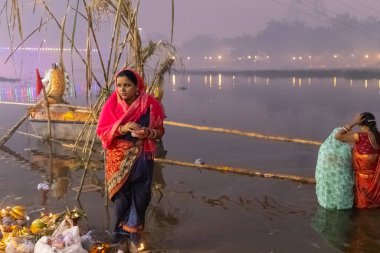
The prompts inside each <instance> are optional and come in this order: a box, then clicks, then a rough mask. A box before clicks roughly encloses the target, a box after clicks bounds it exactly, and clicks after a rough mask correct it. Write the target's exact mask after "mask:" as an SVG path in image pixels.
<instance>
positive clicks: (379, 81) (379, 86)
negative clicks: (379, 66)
mask: <svg viewBox="0 0 380 253" xmlns="http://www.w3.org/2000/svg"><path fill="white" fill-rule="evenodd" d="M379 88H380V80H379Z"/></svg>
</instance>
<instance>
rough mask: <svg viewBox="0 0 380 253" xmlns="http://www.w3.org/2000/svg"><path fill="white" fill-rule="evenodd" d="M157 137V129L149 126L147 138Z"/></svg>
mask: <svg viewBox="0 0 380 253" xmlns="http://www.w3.org/2000/svg"><path fill="white" fill-rule="evenodd" d="M156 137H157V131H156V130H155V129H153V128H149V135H148V138H150V139H155V138H156Z"/></svg>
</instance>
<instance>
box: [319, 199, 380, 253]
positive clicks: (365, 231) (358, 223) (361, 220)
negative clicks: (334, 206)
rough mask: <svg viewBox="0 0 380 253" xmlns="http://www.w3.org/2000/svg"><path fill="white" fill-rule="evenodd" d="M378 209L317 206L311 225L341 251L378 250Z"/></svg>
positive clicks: (379, 219) (379, 232) (379, 245)
mask: <svg viewBox="0 0 380 253" xmlns="http://www.w3.org/2000/svg"><path fill="white" fill-rule="evenodd" d="M379 214H380V210H378V209H370V210H328V209H324V208H322V207H318V209H317V212H316V214H315V215H314V217H313V218H312V227H313V228H314V229H315V230H316V231H318V232H319V233H320V234H321V235H322V236H323V237H324V238H325V239H326V240H327V241H328V242H329V243H330V244H331V245H332V246H333V247H335V248H337V249H339V250H341V251H342V252H352V253H357V252H366V253H367V252H374V253H375V252H379V251H380V241H379V239H378V238H380V229H379V227H378V224H379V222H380V215H379Z"/></svg>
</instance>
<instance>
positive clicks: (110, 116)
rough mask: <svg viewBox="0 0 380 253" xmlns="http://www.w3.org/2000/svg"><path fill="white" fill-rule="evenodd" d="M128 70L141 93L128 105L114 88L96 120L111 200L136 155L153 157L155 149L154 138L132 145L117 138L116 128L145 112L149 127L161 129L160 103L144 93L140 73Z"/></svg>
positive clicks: (162, 115)
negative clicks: (139, 145)
mask: <svg viewBox="0 0 380 253" xmlns="http://www.w3.org/2000/svg"><path fill="white" fill-rule="evenodd" d="M122 70H124V69H122ZM122 70H121V71H122ZM130 71H132V72H133V73H134V74H135V76H136V79H137V86H138V91H139V94H140V95H139V96H138V97H137V99H136V100H135V101H134V102H133V103H132V104H131V105H128V104H127V103H126V102H125V101H124V100H123V99H122V98H121V97H120V95H119V94H118V93H117V91H114V92H113V93H112V94H111V96H110V97H109V98H108V100H107V102H106V103H105V104H104V106H103V108H102V111H101V113H100V116H99V120H98V127H97V134H98V136H99V138H100V139H101V141H102V145H103V148H105V149H106V150H107V152H106V172H105V173H106V183H107V189H108V196H109V198H110V199H112V197H113V196H114V195H115V193H116V192H117V191H119V190H120V189H121V187H122V186H123V184H124V183H125V182H126V181H127V179H128V176H129V173H130V172H131V169H132V166H133V165H134V163H135V161H136V160H137V159H138V157H139V156H140V155H141V154H144V156H145V157H150V158H153V155H154V151H155V141H154V140H153V139H143V143H142V145H141V147H135V146H134V145H133V143H132V142H129V141H128V140H125V139H119V138H117V137H118V134H117V132H118V131H117V129H118V127H119V126H120V125H121V124H125V123H127V122H137V121H138V120H140V119H141V117H143V116H144V115H145V114H147V113H148V114H149V126H148V127H149V128H153V129H163V119H164V112H163V109H162V106H161V104H160V103H159V102H158V101H157V100H156V99H155V98H154V97H152V96H150V95H147V94H146V93H145V85H144V81H143V80H142V78H141V76H140V75H139V74H137V73H136V72H134V71H133V70H130ZM115 84H116V77H115Z"/></svg>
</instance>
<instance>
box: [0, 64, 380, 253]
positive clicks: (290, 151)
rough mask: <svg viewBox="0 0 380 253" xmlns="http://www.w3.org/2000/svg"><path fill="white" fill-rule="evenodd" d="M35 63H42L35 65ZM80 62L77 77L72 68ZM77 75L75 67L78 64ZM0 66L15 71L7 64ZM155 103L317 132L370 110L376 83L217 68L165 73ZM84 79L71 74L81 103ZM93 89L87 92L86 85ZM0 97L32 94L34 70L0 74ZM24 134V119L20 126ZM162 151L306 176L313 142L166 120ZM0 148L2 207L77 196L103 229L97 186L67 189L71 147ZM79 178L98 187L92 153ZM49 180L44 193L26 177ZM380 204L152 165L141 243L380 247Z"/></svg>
mask: <svg viewBox="0 0 380 253" xmlns="http://www.w3.org/2000/svg"><path fill="white" fill-rule="evenodd" d="M41 72H43V69H41ZM79 73H80V70H78V75H77V76H80V74H79ZM82 73H84V72H83V71H82ZM0 76H3V77H8V78H9V77H14V72H13V70H11V69H7V68H5V69H3V70H1V72H0ZM166 80H167V82H166V86H165V95H164V99H163V103H164V106H165V110H166V115H167V120H170V121H177V122H183V123H189V124H194V125H202V126H210V127H221V128H227V129H237V130H241V131H247V132H258V133H262V134H267V135H279V136H287V137H296V138H303V139H310V140H317V141H323V139H324V138H326V137H327V136H328V135H329V133H330V132H331V131H332V129H333V128H335V127H336V126H341V125H343V124H345V123H347V122H348V121H349V120H351V119H352V118H353V116H354V114H355V113H358V112H364V111H370V112H372V113H374V114H375V116H377V118H379V119H380V81H379V80H373V79H372V80H350V79H344V78H338V79H336V78H303V79H299V78H297V77H295V78H276V79H272V78H265V77H264V78H263V77H257V76H249V75H246V74H244V75H243V74H242V75H239V74H238V73H237V74H234V75H231V74H228V75H227V74H223V73H220V74H218V75H215V74H213V75H208V74H207V73H206V74H188V73H182V72H178V73H174V72H173V73H171V75H170V76H168V77H167V79H166ZM83 87H85V86H84V80H83V78H82V80H81V78H80V77H79V78H77V79H76V88H77V89H76V90H77V96H78V98H74V97H73V96H74V95H73V92H71V93H70V94H71V98H70V99H69V101H84V99H83V97H84V94H85V92H84V88H83ZM97 90H98V89H97V88H94V92H93V93H94V94H96V92H97ZM0 100H1V101H17V102H31V103H33V102H34V101H35V100H36V98H35V73H34V68H30V70H28V69H27V68H25V70H24V72H23V74H22V75H21V80H20V81H17V82H0ZM25 111H26V107H24V106H15V105H4V104H1V105H0V127H1V128H0V133H1V135H3V134H4V133H5V129H9V128H11V127H12V126H13V125H14V124H15V123H16V122H17V121H18V120H19V119H20V118H21V117H22V116H23V115H24V114H25ZM19 130H20V131H23V132H29V133H31V132H32V128H31V127H30V125H29V124H28V123H26V124H24V125H22V126H21V127H20V129H19ZM163 144H164V149H165V151H166V155H165V157H166V158H167V159H173V160H180V161H186V162H194V161H195V160H196V159H198V158H201V159H202V160H203V161H204V162H205V163H207V164H213V165H227V166H232V167H241V168H247V169H255V170H260V171H262V172H268V173H284V174H291V175H298V176H305V177H314V171H315V164H316V159H317V152H318V146H312V145H304V144H297V143H287V142H276V141H268V140H262V139H254V138H250V137H243V136H238V135H230V134H222V133H213V132H205V131H198V130H193V129H187V128H180V127H175V126H166V134H165V136H164V138H163ZM6 146H7V149H2V150H0V188H1V191H0V192H1V194H0V198H1V199H3V201H2V205H13V204H21V205H24V206H26V207H27V208H28V210H37V209H39V208H41V206H45V207H47V209H48V210H49V211H53V212H55V211H62V210H63V209H64V208H65V207H66V206H67V207H69V208H73V207H74V206H80V207H81V208H83V209H84V210H85V211H86V213H87V216H88V223H89V224H90V226H91V227H93V228H95V229H97V230H107V229H112V212H113V206H112V203H109V206H108V207H105V205H104V203H105V201H104V194H103V193H102V190H101V189H98V190H96V189H95V190H90V191H88V192H84V193H82V194H81V197H80V201H79V202H78V201H76V194H77V192H76V191H75V188H76V187H78V186H79V183H80V180H81V176H82V173H83V170H82V168H83V161H81V160H80V159H79V160H78V158H76V157H75V156H74V153H73V152H72V151H71V150H68V149H63V148H61V147H59V146H53V150H52V156H53V162H52V166H53V172H50V171H49V148H48V147H47V145H46V144H44V143H43V142H41V141H40V140H36V139H34V138H31V137H26V136H24V135H21V134H18V133H16V134H14V135H13V136H12V138H11V139H10V140H9V141H8V142H7V143H6ZM91 168H93V169H94V170H90V173H88V174H87V176H86V182H85V184H86V185H91V186H92V187H93V188H95V186H100V187H101V186H102V184H103V180H104V176H103V171H102V162H101V161H100V160H99V159H97V158H96V157H94V159H93V162H92V163H91ZM45 180H47V181H49V180H51V182H52V185H53V189H52V191H50V192H49V194H48V196H47V199H46V198H44V197H43V196H42V195H41V193H40V192H39V191H38V190H37V184H38V183H41V182H43V181H45ZM379 226H380V210H368V211H365V210H364V211H362V210H361V211H358V210H349V211H338V212H337V211H326V210H324V209H322V208H319V207H318V203H317V200H316V196H315V185H310V184H301V183H296V182H293V181H287V180H278V179H270V178H260V177H249V176H243V175H236V174H230V173H219V172H214V171H207V170H201V169H195V168H189V167H180V166H175V165H167V164H156V169H155V177H154V192H153V198H152V202H151V206H150V208H149V212H148V215H147V226H146V232H145V236H144V238H145V241H146V242H147V244H148V245H149V247H150V248H152V249H157V250H158V252H207V253H208V252H210V253H211V252H379V251H380V242H379V240H378V239H379V238H380V230H379V229H378V227H379Z"/></svg>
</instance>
